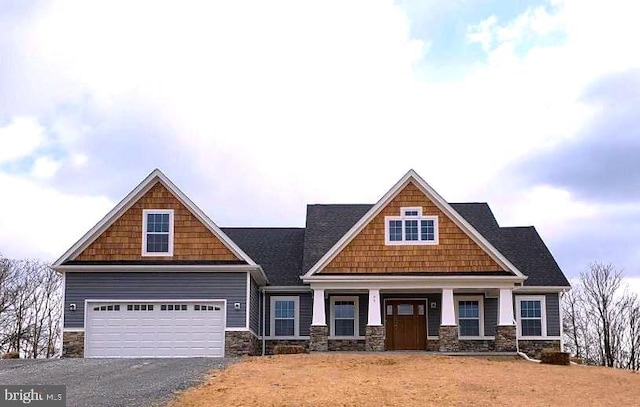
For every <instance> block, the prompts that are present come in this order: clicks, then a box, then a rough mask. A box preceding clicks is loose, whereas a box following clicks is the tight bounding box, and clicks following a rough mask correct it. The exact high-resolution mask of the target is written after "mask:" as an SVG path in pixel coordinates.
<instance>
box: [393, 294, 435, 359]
mask: <svg viewBox="0 0 640 407" xmlns="http://www.w3.org/2000/svg"><path fill="white" fill-rule="evenodd" d="M385 330H386V348H387V350H425V349H426V348H427V315H426V301H425V300H387V301H386V303H385Z"/></svg>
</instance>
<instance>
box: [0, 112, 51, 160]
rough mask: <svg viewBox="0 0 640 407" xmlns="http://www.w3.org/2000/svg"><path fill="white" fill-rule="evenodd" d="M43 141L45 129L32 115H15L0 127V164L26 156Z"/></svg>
mask: <svg viewBox="0 0 640 407" xmlns="http://www.w3.org/2000/svg"><path fill="white" fill-rule="evenodd" d="M44 142H45V129H44V128H43V127H42V126H41V125H40V124H39V123H38V120H37V119H35V118H33V117H16V118H14V119H13V120H12V121H11V122H10V123H9V124H7V125H6V126H4V127H0V164H1V163H6V162H10V161H13V160H16V159H20V158H23V157H27V156H29V155H30V154H32V153H33V152H34V151H35V150H37V149H38V148H39V147H40V146H42V144H43V143H44Z"/></svg>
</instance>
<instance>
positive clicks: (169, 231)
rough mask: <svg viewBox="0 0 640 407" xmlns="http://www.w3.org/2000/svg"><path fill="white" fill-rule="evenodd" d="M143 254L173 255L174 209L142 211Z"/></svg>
mask: <svg viewBox="0 0 640 407" xmlns="http://www.w3.org/2000/svg"><path fill="white" fill-rule="evenodd" d="M142 255H143V256H173V209H145V210H143V211H142Z"/></svg>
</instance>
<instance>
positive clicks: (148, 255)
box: [142, 252, 173, 257]
mask: <svg viewBox="0 0 640 407" xmlns="http://www.w3.org/2000/svg"><path fill="white" fill-rule="evenodd" d="M142 257H173V253H172V252H165V253H155V252H153V253H142Z"/></svg>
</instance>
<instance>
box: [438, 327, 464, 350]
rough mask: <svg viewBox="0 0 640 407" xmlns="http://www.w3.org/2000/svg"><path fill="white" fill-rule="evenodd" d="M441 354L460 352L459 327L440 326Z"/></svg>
mask: <svg viewBox="0 0 640 407" xmlns="http://www.w3.org/2000/svg"><path fill="white" fill-rule="evenodd" d="M439 342H440V349H438V350H439V351H440V352H458V351H459V349H460V347H459V345H460V343H459V342H460V341H458V326H457V325H440V338H439Z"/></svg>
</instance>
